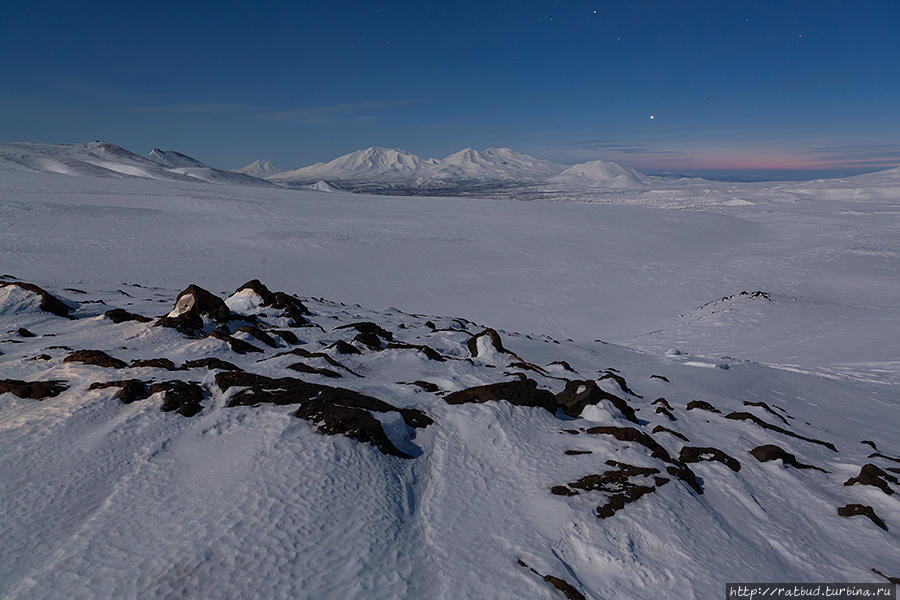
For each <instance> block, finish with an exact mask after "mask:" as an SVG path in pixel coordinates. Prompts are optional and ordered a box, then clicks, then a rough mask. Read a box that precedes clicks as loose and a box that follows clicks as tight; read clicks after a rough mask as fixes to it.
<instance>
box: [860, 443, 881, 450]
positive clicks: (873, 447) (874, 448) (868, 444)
mask: <svg viewBox="0 0 900 600" xmlns="http://www.w3.org/2000/svg"><path fill="white" fill-rule="evenodd" d="M860 444H866V445H867V446H871V447H872V450H874V451H875V452H878V446H876V445H875V442H873V441H872V440H863V441H861V442H860Z"/></svg>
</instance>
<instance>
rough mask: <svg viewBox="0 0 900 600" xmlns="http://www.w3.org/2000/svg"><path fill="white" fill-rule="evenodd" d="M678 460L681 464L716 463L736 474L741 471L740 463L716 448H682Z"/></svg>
mask: <svg viewBox="0 0 900 600" xmlns="http://www.w3.org/2000/svg"><path fill="white" fill-rule="evenodd" d="M678 459H679V460H680V461H681V462H683V463H696V462H701V461H717V462H720V463H722V464H723V465H725V466H726V467H728V468H729V469H731V470H732V471H734V472H735V473H737V472H738V471H740V470H741V463H739V462H738V460H737V459H736V458H734V457H731V456H728V455H727V454H725V453H724V452H722V451H721V450H719V449H718V448H711V447H704V448H701V447H696V446H684V447H683V448H682V449H681V454H680V455H679V457H678Z"/></svg>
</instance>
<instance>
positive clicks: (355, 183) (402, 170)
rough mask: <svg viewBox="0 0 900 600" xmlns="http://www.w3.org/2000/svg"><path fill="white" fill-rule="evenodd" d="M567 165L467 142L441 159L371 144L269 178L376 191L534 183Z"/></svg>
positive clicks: (278, 180)
mask: <svg viewBox="0 0 900 600" xmlns="http://www.w3.org/2000/svg"><path fill="white" fill-rule="evenodd" d="M563 168H564V167H562V166H560V165H556V164H554V163H552V162H550V161H546V160H540V159H537V158H534V157H533V156H528V155H527V154H521V153H518V152H514V151H512V150H510V149H509V148H488V149H487V150H484V151H478V150H474V149H472V148H465V149H463V150H460V151H459V152H455V153H453V154H451V155H449V156H447V157H445V158H442V159H440V160H438V159H434V158H427V159H426V158H420V157H418V156H416V155H414V154H410V153H409V152H406V151H404V150H397V149H391V148H367V149H365V150H358V151H356V152H353V153H350V154H346V155H344V156H340V157H338V158H336V159H334V160H332V161H330V162H327V163H317V164H315V165H310V166H308V167H302V168H299V169H294V170H292V171H284V172H282V173H278V174H277V175H274V176H271V177H267V179H268V180H269V181H273V182H276V183H281V184H286V185H304V184H309V183H312V182H315V181H317V180H327V181H330V182H336V183H337V184H338V185H339V186H341V187H343V186H348V187H351V188H354V189H374V190H376V191H377V189H379V187H378V186H389V188H390V189H408V190H415V189H422V190H430V189H444V188H447V187H449V186H460V185H473V184H476V183H481V184H485V183H487V184H491V185H499V184H509V183H511V182H515V183H519V184H522V183H535V182H537V181H540V180H543V179H545V178H547V177H549V176H550V175H554V174H556V173H559V172H560V171H562V170H563Z"/></svg>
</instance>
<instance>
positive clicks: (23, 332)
mask: <svg viewBox="0 0 900 600" xmlns="http://www.w3.org/2000/svg"><path fill="white" fill-rule="evenodd" d="M16 333H17V334H19V335H20V336H21V337H24V338H33V337H36V336H35V335H34V334H33V333H31V332H30V331H28V330H27V329H25V328H24V327H19V329H17V330H16Z"/></svg>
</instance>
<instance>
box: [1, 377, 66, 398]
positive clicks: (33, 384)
mask: <svg viewBox="0 0 900 600" xmlns="http://www.w3.org/2000/svg"><path fill="white" fill-rule="evenodd" d="M67 389H68V386H66V384H65V382H64V381H60V380H50V381H22V380H19V379H0V394H5V393H9V394H12V395H14V396H18V397H19V398H28V399H32V400H43V399H44V398H52V397H54V396H58V395H60V394H61V393H62V392H64V391H66V390H67Z"/></svg>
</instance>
